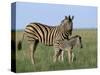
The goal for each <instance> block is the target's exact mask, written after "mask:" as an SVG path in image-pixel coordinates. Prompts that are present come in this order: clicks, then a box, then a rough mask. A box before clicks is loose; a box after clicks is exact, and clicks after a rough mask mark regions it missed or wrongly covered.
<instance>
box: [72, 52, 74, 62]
mask: <svg viewBox="0 0 100 75" xmlns="http://www.w3.org/2000/svg"><path fill="white" fill-rule="evenodd" d="M73 60H74V53H73V52H72V62H73Z"/></svg>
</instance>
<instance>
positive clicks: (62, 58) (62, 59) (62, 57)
mask: <svg viewBox="0 0 100 75" xmlns="http://www.w3.org/2000/svg"><path fill="white" fill-rule="evenodd" d="M61 61H62V62H63V61H64V51H62V52H61Z"/></svg>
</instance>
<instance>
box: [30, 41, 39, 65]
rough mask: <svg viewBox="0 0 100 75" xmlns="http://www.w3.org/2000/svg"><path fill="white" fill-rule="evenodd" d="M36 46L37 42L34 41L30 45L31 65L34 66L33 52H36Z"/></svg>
mask: <svg viewBox="0 0 100 75" xmlns="http://www.w3.org/2000/svg"><path fill="white" fill-rule="evenodd" d="M37 45H38V41H37V40H34V41H33V42H32V43H31V44H30V56H31V61H32V64H35V58H34V53H35V51H36V47H37Z"/></svg>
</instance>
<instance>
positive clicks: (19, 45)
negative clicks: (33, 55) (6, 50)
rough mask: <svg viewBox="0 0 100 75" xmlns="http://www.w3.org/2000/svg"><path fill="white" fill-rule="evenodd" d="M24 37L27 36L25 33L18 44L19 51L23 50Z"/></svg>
mask: <svg viewBox="0 0 100 75" xmlns="http://www.w3.org/2000/svg"><path fill="white" fill-rule="evenodd" d="M24 35H25V33H24V34H23V37H22V40H20V41H19V42H18V45H17V48H18V50H21V49H22V42H23V40H24Z"/></svg>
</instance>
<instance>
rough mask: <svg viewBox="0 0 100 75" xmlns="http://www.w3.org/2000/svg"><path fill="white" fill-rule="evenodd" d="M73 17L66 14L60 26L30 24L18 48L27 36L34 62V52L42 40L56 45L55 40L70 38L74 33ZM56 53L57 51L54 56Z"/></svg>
mask: <svg viewBox="0 0 100 75" xmlns="http://www.w3.org/2000/svg"><path fill="white" fill-rule="evenodd" d="M73 18H74V16H72V17H71V16H65V18H64V19H63V20H62V21H61V24H60V25H59V26H47V25H44V24H41V23H30V24H28V25H27V26H26V28H25V30H24V34H23V38H22V40H21V41H19V43H18V49H19V50H20V49H21V48H22V42H23V40H24V37H25V36H26V37H27V40H28V41H30V53H31V54H30V55H31V60H32V64H34V63H35V60H34V53H35V51H36V47H37V45H38V43H39V42H41V43H43V44H45V45H48V46H54V44H55V41H57V40H64V39H68V36H69V35H71V34H72V29H73ZM56 55H57V52H56V54H55V55H54V57H55V56H56Z"/></svg>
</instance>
